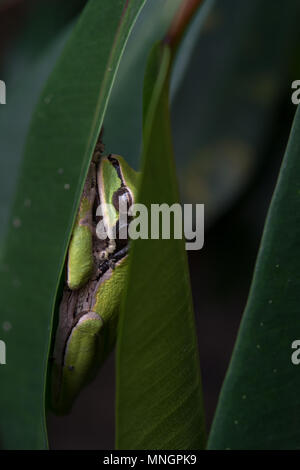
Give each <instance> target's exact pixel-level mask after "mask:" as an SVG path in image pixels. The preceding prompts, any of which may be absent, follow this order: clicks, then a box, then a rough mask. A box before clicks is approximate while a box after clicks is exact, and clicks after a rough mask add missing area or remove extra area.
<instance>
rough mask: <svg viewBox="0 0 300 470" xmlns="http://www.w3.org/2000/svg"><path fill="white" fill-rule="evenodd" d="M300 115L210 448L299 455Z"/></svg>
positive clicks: (285, 159)
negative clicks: (296, 358) (286, 451)
mask: <svg viewBox="0 0 300 470" xmlns="http://www.w3.org/2000/svg"><path fill="white" fill-rule="evenodd" d="M299 155H300V110H299V109H298V111H297V113H296V117H295V121H294V126H293V129H292V133H291V136H290V139H289V143H288V147H287V151H286V155H285V157H284V160H283V164H282V168H281V171H280V175H279V179H278V182H277V186H276V189H275V193H274V196H273V199H272V203H271V206H270V210H269V214H268V218H267V221H266V226H265V230H264V234H263V238H262V243H261V247H260V251H259V255H258V260H257V264H256V268H255V272H254V278H253V282H252V287H251V291H250V295H249V299H248V303H247V306H246V311H245V313H244V317H243V320H242V324H241V327H240V331H239V335H238V339H237V343H236V346H235V350H234V353H233V358H232V361H231V364H230V367H229V370H228V372H227V376H226V379H225V383H224V385H223V390H222V393H221V397H220V401H219V405H218V408H217V412H216V417H215V420H214V423H213V427H212V431H211V436H210V439H209V448H210V449H226V448H230V449H299V448H300V427H299V416H300V396H299V389H300V370H299V369H298V368H297V366H296V365H293V363H292V361H291V355H292V352H293V349H292V348H291V345H292V342H293V341H294V340H297V339H300V316H299V305H300V276H299V272H300V243H299V240H300V158H299Z"/></svg>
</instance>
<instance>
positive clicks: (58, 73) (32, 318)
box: [0, 0, 144, 449]
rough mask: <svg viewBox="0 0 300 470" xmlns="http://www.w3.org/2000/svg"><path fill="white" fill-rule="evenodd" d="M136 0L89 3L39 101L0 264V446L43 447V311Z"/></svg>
mask: <svg viewBox="0 0 300 470" xmlns="http://www.w3.org/2000/svg"><path fill="white" fill-rule="evenodd" d="M143 3H144V1H143V0H127V1H126V0H103V1H101V2H99V1H98V0H90V1H89V2H88V4H87V6H86V8H85V9H84V11H83V13H82V15H81V16H80V18H79V21H78V23H77V25H76V26H75V28H74V31H73V32H72V35H71V37H70V39H69V41H68V43H67V45H66V47H65V49H64V51H63V53H62V55H61V57H60V59H59V61H58V63H57V65H56V67H55V69H54V71H53V73H52V75H51V77H50V79H49V80H48V82H47V84H46V87H45V89H44V91H43V93H42V95H41V98H40V101H39V103H38V106H37V109H36V111H35V113H34V116H33V121H32V125H31V129H30V132H29V136H28V139H27V146H26V153H25V158H24V161H23V165H22V168H21V170H20V176H19V181H18V185H17V191H16V198H15V203H14V206H13V209H12V214H11V222H10V228H9V232H8V236H7V241H6V244H5V247H4V250H3V256H2V259H1V272H0V285H1V291H0V292H1V305H2V307H1V315H0V325H1V328H2V330H1V339H2V340H4V341H5V342H6V347H7V364H6V365H3V366H1V369H0V374H1V392H0V415H1V421H0V442H1V445H2V446H3V447H4V448H10V449H12V448H13V449H20V448H23V449H41V448H45V447H46V433H45V419H44V385H45V374H46V368H47V360H48V351H49V340H50V338H49V336H50V330H51V324H52V312H53V306H54V302H55V296H56V291H57V284H58V282H59V280H60V276H61V272H62V265H63V262H64V257H65V252H66V248H67V245H68V241H69V237H70V231H71V227H72V224H73V221H74V218H75V212H76V207H77V205H78V200H79V195H80V192H81V189H82V186H83V182H84V178H85V175H86V173H87V167H88V164H89V161H90V158H91V155H92V151H93V148H94V145H95V142H96V139H97V136H98V133H99V130H100V127H101V125H102V122H103V117H104V113H105V110H106V106H107V102H108V98H109V94H110V90H111V87H112V84H113V81H114V78H115V74H116V71H117V67H118V64H119V61H120V57H121V55H122V52H123V49H124V45H125V43H126V40H127V37H128V35H129V32H130V30H131V28H132V25H133V23H134V21H135V18H136V16H137V14H138V12H139V11H140V9H141V7H142V6H143Z"/></svg>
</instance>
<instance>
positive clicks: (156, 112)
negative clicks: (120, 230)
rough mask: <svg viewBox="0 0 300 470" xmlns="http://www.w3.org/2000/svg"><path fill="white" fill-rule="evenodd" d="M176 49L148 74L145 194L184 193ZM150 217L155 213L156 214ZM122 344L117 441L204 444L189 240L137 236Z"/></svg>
mask: <svg viewBox="0 0 300 470" xmlns="http://www.w3.org/2000/svg"><path fill="white" fill-rule="evenodd" d="M170 67H171V53H170V50H169V48H168V46H164V47H162V46H161V45H157V46H156V47H155V48H154V50H153V51H152V53H151V56H150V60H149V64H148V68H147V71H146V77H145V89H144V109H145V114H144V117H145V122H144V135H143V139H144V140H143V145H144V149H143V171H142V181H141V185H140V191H139V197H138V200H139V202H140V203H143V204H145V205H146V206H147V208H148V210H150V206H151V204H161V203H166V204H169V205H172V204H173V203H176V202H178V201H179V197H178V188H177V182H176V172H175V166H174V160H173V150H172V142H171V131H170V116H169V106H168V94H169V75H170ZM149 219H150V217H149ZM131 249H132V252H131V264H130V272H129V279H128V286H127V291H126V292H127V293H126V298H125V301H124V305H123V307H124V308H123V312H122V315H121V320H120V327H119V337H118V348H117V439H116V442H117V448H118V449H195V448H201V447H203V445H204V440H205V436H204V434H205V433H204V417H203V406H202V392H201V377H200V369H199V360H198V348H197V340H196V333H195V325H194V314H193V306H192V298H191V291H190V282H189V272H188V265H187V257H186V253H185V247H184V242H183V240H178V239H177V240H174V239H170V240H164V239H159V240H154V239H145V240H142V239H138V240H136V241H133V242H132V248H131Z"/></svg>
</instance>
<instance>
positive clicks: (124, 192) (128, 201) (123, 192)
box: [112, 186, 132, 212]
mask: <svg viewBox="0 0 300 470" xmlns="http://www.w3.org/2000/svg"><path fill="white" fill-rule="evenodd" d="M112 203H113V206H114V208H115V209H116V211H118V212H120V209H122V208H123V207H124V208H125V212H128V209H129V207H130V206H131V205H132V196H131V194H130V192H129V191H128V189H127V188H125V187H124V186H121V188H119V189H118V190H117V191H115V192H114V194H113V197H112ZM120 205H121V207H120Z"/></svg>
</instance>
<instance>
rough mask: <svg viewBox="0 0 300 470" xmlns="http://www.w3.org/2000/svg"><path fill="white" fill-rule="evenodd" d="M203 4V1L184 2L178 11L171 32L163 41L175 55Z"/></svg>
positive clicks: (188, 0) (185, 0)
mask: <svg viewBox="0 0 300 470" xmlns="http://www.w3.org/2000/svg"><path fill="white" fill-rule="evenodd" d="M201 3H203V0H183V2H182V4H181V6H180V8H179V9H178V12H177V14H176V15H175V18H174V20H173V22H172V24H171V26H170V28H169V31H168V32H167V34H166V36H165V37H164V39H163V41H162V42H163V43H164V44H168V45H169V46H170V48H171V49H172V53H173V54H175V53H176V50H177V47H178V45H179V44H180V41H181V39H182V37H183V35H184V33H185V31H186V29H187V27H188V25H189V24H190V22H191V20H192V19H193V16H194V14H195V13H196V11H197V9H198V7H199V6H200V5H201Z"/></svg>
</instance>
